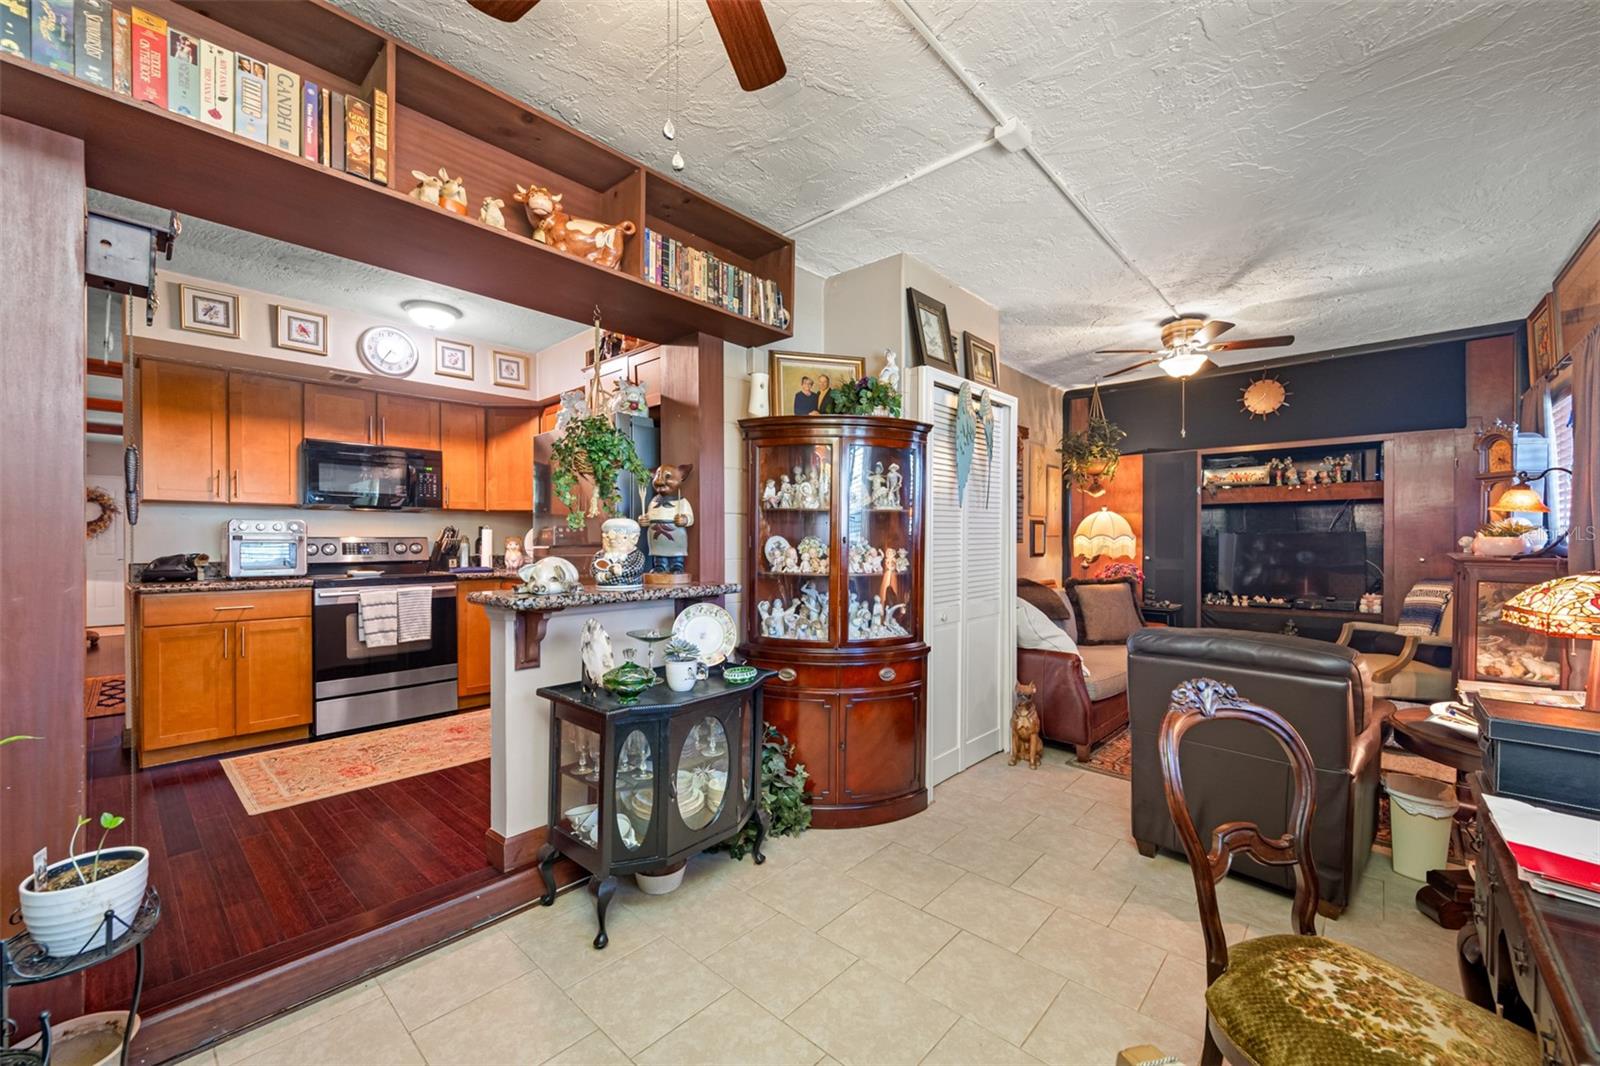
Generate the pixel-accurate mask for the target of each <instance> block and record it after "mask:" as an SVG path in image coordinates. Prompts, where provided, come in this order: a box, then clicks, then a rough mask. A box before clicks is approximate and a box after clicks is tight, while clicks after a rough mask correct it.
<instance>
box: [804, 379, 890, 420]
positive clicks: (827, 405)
mask: <svg viewBox="0 0 1600 1066" xmlns="http://www.w3.org/2000/svg"><path fill="white" fill-rule="evenodd" d="M822 413H823V414H825V415H888V416H890V417H892V418H899V417H900V390H898V389H896V388H895V387H894V386H892V385H890V384H889V383H888V382H886V381H883V380H881V379H879V378H861V379H860V380H858V381H841V382H840V383H839V384H838V385H836V386H834V387H833V388H831V389H829V390H828V395H827V396H826V397H824V398H823V401H822Z"/></svg>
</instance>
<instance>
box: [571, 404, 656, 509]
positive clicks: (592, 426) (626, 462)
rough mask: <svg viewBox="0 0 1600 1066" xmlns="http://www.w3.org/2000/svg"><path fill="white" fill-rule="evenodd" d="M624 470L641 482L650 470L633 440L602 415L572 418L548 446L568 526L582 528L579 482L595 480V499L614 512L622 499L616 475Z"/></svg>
mask: <svg viewBox="0 0 1600 1066" xmlns="http://www.w3.org/2000/svg"><path fill="white" fill-rule="evenodd" d="M624 470H626V471H628V472H629V473H630V474H632V475H633V476H634V477H635V478H636V479H638V483H639V484H640V485H646V484H649V482H650V472H649V471H648V470H646V469H645V468H644V463H642V462H641V461H640V460H639V453H638V452H636V451H634V449H633V440H632V439H631V438H629V437H628V435H627V434H626V433H623V432H622V431H621V430H619V429H618V428H617V427H616V426H614V425H612V424H611V420H610V419H609V418H607V417H606V416H605V415H588V416H586V417H583V418H575V419H573V420H572V421H571V422H569V423H568V424H567V429H566V432H565V433H563V434H562V435H561V436H560V438H559V439H558V440H557V441H556V442H555V444H553V445H552V446H551V448H550V483H551V487H552V488H554V489H555V494H556V498H557V499H559V500H560V501H561V502H562V503H563V504H565V505H566V508H567V526H568V528H570V529H582V528H583V522H584V512H583V508H582V507H580V506H579V505H578V481H579V480H580V479H582V478H588V479H590V480H591V481H593V482H594V494H595V499H594V501H593V502H595V503H596V504H598V505H599V508H600V509H603V510H604V511H605V513H607V514H616V513H617V507H618V505H619V504H620V502H621V500H622V492H621V489H619V488H618V486H617V476H618V475H619V474H621V473H622V472H623V471H624Z"/></svg>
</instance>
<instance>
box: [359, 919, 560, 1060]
mask: <svg viewBox="0 0 1600 1066" xmlns="http://www.w3.org/2000/svg"><path fill="white" fill-rule="evenodd" d="M531 969H533V963H532V961H530V960H529V958H528V956H527V955H525V954H523V953H522V952H521V951H519V950H518V949H517V945H515V944H513V943H512V942H511V941H510V940H509V939H508V938H507V937H506V935H505V934H504V933H503V932H498V931H497V932H496V934H495V935H494V936H491V937H487V938H484V939H477V940H470V941H466V942H464V943H460V944H449V945H446V946H445V947H442V948H439V949H438V950H436V951H431V952H429V953H428V954H426V955H424V956H422V957H421V958H419V959H414V960H412V961H411V962H408V963H406V964H405V965H403V966H400V967H397V968H396V969H393V970H390V971H388V972H387V973H384V974H380V975H379V977H378V985H379V987H381V988H382V989H383V994H384V995H386V996H388V997H389V1002H391V1003H393V1004H394V1008H395V1010H396V1011H398V1012H399V1014H400V1017H401V1018H402V1019H404V1020H405V1023H406V1027H407V1028H409V1029H418V1028H421V1027H422V1026H424V1025H426V1024H427V1023H428V1022H431V1021H433V1020H434V1019H435V1018H438V1017H442V1016H443V1015H445V1014H448V1013H450V1012H451V1011H452V1010H454V1009H455V1008H457V1007H459V1006H461V1005H462V1004H463V1003H467V1002H469V1001H471V1000H474V999H476V998H477V997H479V996H481V995H483V994H484V993H485V992H488V991H490V990H492V989H495V988H499V987H500V986H501V985H503V984H506V983H507V982H509V981H513V980H515V979H516V978H518V977H521V976H522V975H523V974H525V973H527V972H528V971H529V970H531ZM556 1050H560V1049H559V1048H558V1049H556Z"/></svg>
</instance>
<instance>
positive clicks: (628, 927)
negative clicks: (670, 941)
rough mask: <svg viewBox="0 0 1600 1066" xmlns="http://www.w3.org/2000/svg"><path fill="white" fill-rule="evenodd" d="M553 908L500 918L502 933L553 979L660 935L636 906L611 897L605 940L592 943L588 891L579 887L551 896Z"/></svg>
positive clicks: (612, 959) (575, 978)
mask: <svg viewBox="0 0 1600 1066" xmlns="http://www.w3.org/2000/svg"><path fill="white" fill-rule="evenodd" d="M552 909H553V910H554V911H555V912H556V913H554V914H552V915H549V916H542V915H539V914H538V913H537V908H535V912H534V913H533V914H532V915H531V916H530V915H529V912H527V911H524V912H523V913H522V914H518V915H515V916H514V917H512V918H509V919H507V920H506V921H505V922H503V923H501V924H502V926H503V927H504V928H505V931H506V936H507V937H509V938H510V940H511V942H512V943H513V944H515V945H517V947H518V948H519V949H521V951H522V952H523V954H525V955H527V956H528V958H530V959H532V960H533V961H534V963H535V964H536V965H537V966H538V967H539V969H541V970H543V971H544V973H545V974H546V975H547V976H548V977H549V978H550V979H551V980H552V981H554V982H555V983H556V984H557V985H559V986H560V987H562V988H571V987H572V986H573V985H575V984H577V983H578V982H579V981H581V980H583V979H584V978H585V977H588V976H590V975H591V974H595V973H598V972H599V971H601V970H603V969H605V968H606V967H608V966H612V965H615V964H616V963H617V962H619V961H621V960H622V959H624V958H626V957H627V956H628V955H629V954H631V953H632V952H634V951H637V950H638V949H640V948H642V947H644V946H645V945H646V944H649V943H651V942H652V941H654V940H655V939H656V938H657V937H658V936H660V933H661V930H660V927H659V926H658V925H657V924H656V923H655V922H654V921H653V920H652V919H650V918H649V917H648V916H647V915H646V914H645V912H644V911H643V909H642V908H639V907H635V906H633V905H632V904H631V903H630V902H628V901H627V900H626V899H613V900H612V901H611V907H610V908H609V909H608V910H607V911H606V935H607V936H608V937H610V943H609V944H608V945H607V946H606V948H605V950H603V951H596V950H595V948H594V936H595V933H596V932H598V931H599V926H598V925H597V924H596V922H595V914H594V897H593V896H591V895H589V893H588V891H587V890H585V889H579V890H577V891H575V892H569V893H567V894H566V895H565V896H563V897H561V898H560V899H558V900H556V905H555V907H554V908H552Z"/></svg>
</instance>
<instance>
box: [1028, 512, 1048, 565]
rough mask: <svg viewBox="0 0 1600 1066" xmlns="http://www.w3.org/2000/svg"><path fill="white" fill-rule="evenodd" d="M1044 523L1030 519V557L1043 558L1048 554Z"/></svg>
mask: <svg viewBox="0 0 1600 1066" xmlns="http://www.w3.org/2000/svg"><path fill="white" fill-rule="evenodd" d="M1046 550H1047V549H1046V546H1045V535H1044V523H1043V522H1041V521H1040V520H1039V519H1037V518H1030V519H1028V556H1029V557H1030V558H1033V559H1039V558H1043V556H1044V554H1045V552H1046Z"/></svg>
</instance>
